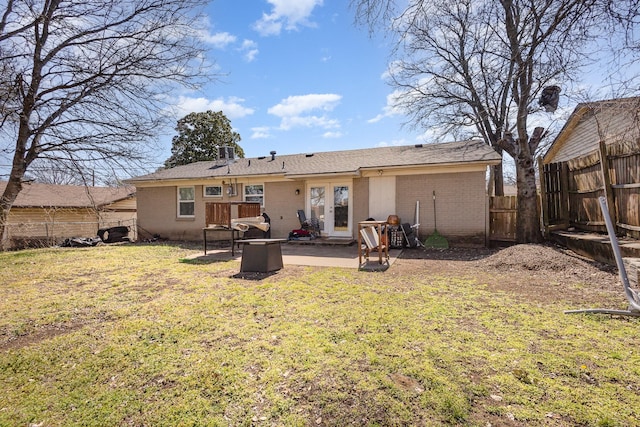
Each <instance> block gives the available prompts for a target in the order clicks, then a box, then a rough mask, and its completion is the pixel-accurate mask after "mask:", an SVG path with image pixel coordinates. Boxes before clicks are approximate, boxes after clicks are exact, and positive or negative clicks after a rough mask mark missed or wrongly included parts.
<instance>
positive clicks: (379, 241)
mask: <svg viewBox="0 0 640 427" xmlns="http://www.w3.org/2000/svg"><path fill="white" fill-rule="evenodd" d="M386 226H387V222H386V221H362V222H359V223H358V262H359V265H362V258H363V256H364V258H365V260H366V261H368V260H369V256H370V255H371V253H372V252H374V251H376V252H378V264H382V258H383V254H384V258H385V259H386V261H387V262H389V245H388V244H387V238H386V237H387V236H386V231H385V233H384V234H385V235H383V232H382V229H383V228H384V227H386Z"/></svg>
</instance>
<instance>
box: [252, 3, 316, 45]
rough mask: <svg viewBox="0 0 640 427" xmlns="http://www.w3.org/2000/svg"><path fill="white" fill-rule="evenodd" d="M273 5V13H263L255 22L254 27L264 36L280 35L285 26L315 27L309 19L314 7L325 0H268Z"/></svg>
mask: <svg viewBox="0 0 640 427" xmlns="http://www.w3.org/2000/svg"><path fill="white" fill-rule="evenodd" d="M267 1H268V2H269V4H271V6H272V10H271V13H268V14H267V13H263V14H262V18H260V19H259V20H258V21H256V22H255V23H254V24H253V29H254V30H256V31H257V32H258V33H260V34H261V35H263V36H273V35H278V34H280V32H281V31H282V29H283V28H284V29H285V30H287V31H291V30H297V29H298V27H300V26H306V27H314V26H315V24H314V23H313V22H311V21H310V20H309V17H310V16H311V13H312V12H313V9H314V8H315V7H316V6H322V1H323V0H267Z"/></svg>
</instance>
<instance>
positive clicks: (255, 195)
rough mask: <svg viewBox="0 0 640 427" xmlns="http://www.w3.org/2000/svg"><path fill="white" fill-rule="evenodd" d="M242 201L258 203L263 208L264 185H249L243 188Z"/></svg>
mask: <svg viewBox="0 0 640 427" xmlns="http://www.w3.org/2000/svg"><path fill="white" fill-rule="evenodd" d="M244 201H245V202H258V203H260V206H264V185H262V184H250V185H245V186H244Z"/></svg>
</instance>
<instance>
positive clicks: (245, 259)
mask: <svg viewBox="0 0 640 427" xmlns="http://www.w3.org/2000/svg"><path fill="white" fill-rule="evenodd" d="M286 241H287V240H286V239H243V240H237V241H236V243H242V260H241V262H240V272H241V273H247V272H254V273H269V272H272V271H277V270H280V269H281V268H282V267H283V264H282V248H281V246H280V244H281V243H282V242H286Z"/></svg>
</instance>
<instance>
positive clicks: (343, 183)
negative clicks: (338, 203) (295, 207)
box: [305, 179, 353, 237]
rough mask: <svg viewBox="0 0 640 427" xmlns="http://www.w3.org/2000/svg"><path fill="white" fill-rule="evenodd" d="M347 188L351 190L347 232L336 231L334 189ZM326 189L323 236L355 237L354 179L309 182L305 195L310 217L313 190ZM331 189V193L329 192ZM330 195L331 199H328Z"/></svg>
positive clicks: (306, 209) (306, 208)
mask: <svg viewBox="0 0 640 427" xmlns="http://www.w3.org/2000/svg"><path fill="white" fill-rule="evenodd" d="M338 186H340V187H347V188H348V189H349V198H348V203H349V205H348V219H347V231H335V229H334V220H335V218H334V204H333V202H334V200H333V189H334V187H338ZM312 187H325V196H324V216H325V217H324V230H322V235H323V236H326V237H353V225H352V224H353V180H352V179H332V180H314V181H308V182H307V186H306V193H305V211H306V213H307V214H308V216H309V215H310V214H311V188H312ZM327 189H329V191H327ZM327 195H329V196H330V197H327Z"/></svg>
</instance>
